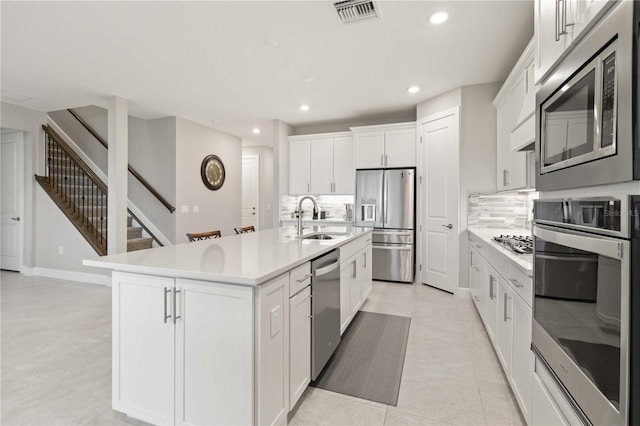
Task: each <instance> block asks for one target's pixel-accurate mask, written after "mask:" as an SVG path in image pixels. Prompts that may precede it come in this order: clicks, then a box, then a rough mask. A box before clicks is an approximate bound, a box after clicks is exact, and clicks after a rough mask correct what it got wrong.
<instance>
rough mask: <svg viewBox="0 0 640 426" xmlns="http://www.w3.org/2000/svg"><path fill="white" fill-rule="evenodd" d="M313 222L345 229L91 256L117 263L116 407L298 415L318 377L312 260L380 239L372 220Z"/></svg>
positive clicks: (151, 418) (266, 417)
mask: <svg viewBox="0 0 640 426" xmlns="http://www.w3.org/2000/svg"><path fill="white" fill-rule="evenodd" d="M311 232H333V233H334V235H333V237H334V238H333V239H332V240H312V239H300V238H296V236H295V229H294V228H281V229H272V230H265V231H259V232H256V233H252V234H245V235H239V236H230V237H225V238H220V239H216V240H206V241H201V242H195V243H185V244H177V245H174V246H166V247H160V248H156V249H149V250H142V251H138V252H131V253H122V254H117V255H111V256H105V257H102V258H99V259H95V260H85V261H84V264H85V265H89V266H96V267H102V268H108V269H113V270H114V272H113V276H112V284H113V288H112V294H113V336H112V338H113V370H112V377H113V387H112V396H113V408H114V409H115V410H117V411H120V412H123V413H125V414H127V415H129V416H131V417H134V418H137V419H140V420H143V421H146V422H149V423H152V424H163V425H164V424H175V425H187V424H188V425H219V424H224V425H227V424H243V425H250V424H260V425H262V424H269V425H272V424H286V422H287V415H288V414H289V412H290V411H291V410H292V409H293V408H294V407H295V404H296V403H297V401H298V400H299V398H300V396H301V395H302V393H303V392H304V390H305V389H306V387H307V386H308V384H309V378H310V354H311V328H310V321H309V315H310V303H312V302H311V299H310V297H309V296H310V294H311V287H310V286H309V283H310V280H311V278H310V276H311V269H310V261H311V260H312V259H315V258H317V257H319V256H321V255H323V254H325V253H327V252H329V251H331V250H334V249H338V248H341V247H347V251H348V252H349V253H351V252H352V249H353V248H356V247H357V248H358V253H356V254H355V256H356V257H357V260H360V259H364V258H365V256H364V255H363V253H364V252H365V251H370V250H371V235H370V233H371V230H370V229H366V228H351V227H323V228H314V229H311ZM335 233H337V234H339V235H336V234H335ZM361 264H362V262H356V265H361ZM367 276H368V275H367V274H366V273H358V278H359V279H360V280H363V279H366V277H367ZM363 285H364V286H365V288H367V287H368V288H370V286H371V284H370V283H368V284H367V283H363V282H362V281H359V282H358V287H357V290H358V291H357V292H358V296H361V294H360V291H361V289H362V288H363ZM358 299H359V300H358V305H361V304H362V302H363V301H362V299H360V297H358Z"/></svg>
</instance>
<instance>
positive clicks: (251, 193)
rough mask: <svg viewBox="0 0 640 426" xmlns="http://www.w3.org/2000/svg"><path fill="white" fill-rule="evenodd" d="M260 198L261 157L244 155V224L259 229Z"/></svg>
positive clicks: (242, 220)
mask: <svg viewBox="0 0 640 426" xmlns="http://www.w3.org/2000/svg"><path fill="white" fill-rule="evenodd" d="M259 199H260V157H259V156H257V155H243V156H242V219H241V222H242V225H241V226H250V225H253V226H254V227H255V228H256V229H258V217H259V213H260V210H259V205H260V204H259Z"/></svg>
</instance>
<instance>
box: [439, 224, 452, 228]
mask: <svg viewBox="0 0 640 426" xmlns="http://www.w3.org/2000/svg"><path fill="white" fill-rule="evenodd" d="M442 226H444V227H445V228H449V229H453V225H452V224H448V225H442Z"/></svg>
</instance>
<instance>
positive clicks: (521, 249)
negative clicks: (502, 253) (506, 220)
mask: <svg viewBox="0 0 640 426" xmlns="http://www.w3.org/2000/svg"><path fill="white" fill-rule="evenodd" d="M493 241H495V242H497V243H498V244H502V245H503V246H505V247H508V248H510V249H511V250H512V251H513V252H515V253H518V254H531V253H533V238H531V237H529V236H522V235H500V236H499V237H493Z"/></svg>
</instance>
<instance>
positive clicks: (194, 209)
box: [191, 206, 200, 213]
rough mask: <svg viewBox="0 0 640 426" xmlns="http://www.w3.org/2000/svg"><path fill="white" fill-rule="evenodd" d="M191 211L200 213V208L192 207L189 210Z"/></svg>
mask: <svg viewBox="0 0 640 426" xmlns="http://www.w3.org/2000/svg"><path fill="white" fill-rule="evenodd" d="M191 211H192V212H193V213H200V206H193V207H192V208H191Z"/></svg>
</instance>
